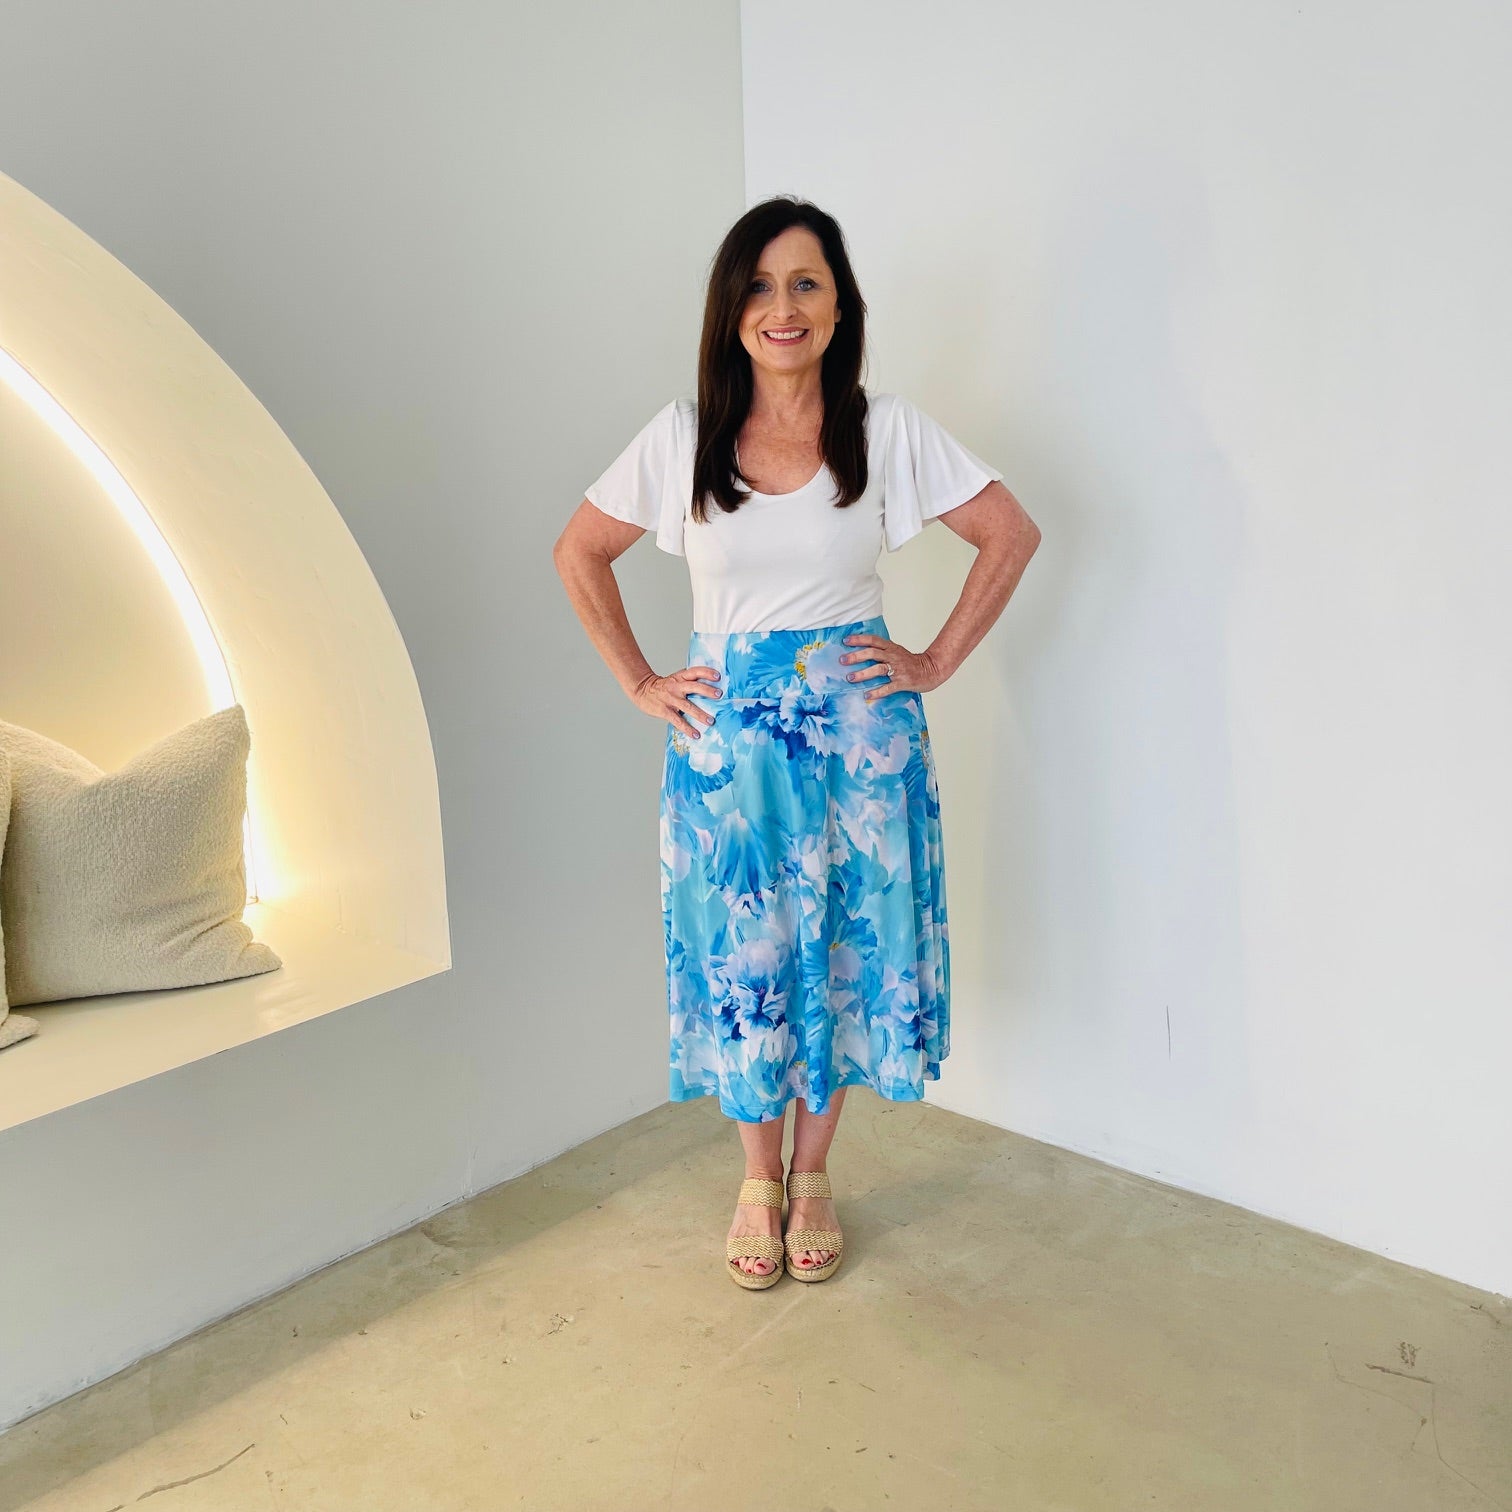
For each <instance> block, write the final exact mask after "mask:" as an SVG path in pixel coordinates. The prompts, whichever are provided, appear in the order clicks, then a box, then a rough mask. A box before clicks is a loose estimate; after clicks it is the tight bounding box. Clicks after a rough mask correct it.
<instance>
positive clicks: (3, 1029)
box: [0, 747, 37, 1050]
mask: <svg viewBox="0 0 1512 1512" xmlns="http://www.w3.org/2000/svg"><path fill="white" fill-rule="evenodd" d="M9 823H10V762H9V760H7V758H6V755H5V749H4V747H0V867H3V866H4V865H5V832H6V828H7V827H8V825H9ZM36 1032H37V1021H36V1019H34V1018H27V1017H26V1016H25V1015H24V1014H21V1013H12V1012H11V1011H10V1008H9V1006H8V1002H7V999H6V996H5V915H4V914H3V913H0V1050H3V1049H4V1048H5V1047H6V1046H7V1045H14V1044H16V1043H17V1042H18V1041H20V1040H24V1039H30V1038H31V1036H32V1035H34V1034H35V1033H36Z"/></svg>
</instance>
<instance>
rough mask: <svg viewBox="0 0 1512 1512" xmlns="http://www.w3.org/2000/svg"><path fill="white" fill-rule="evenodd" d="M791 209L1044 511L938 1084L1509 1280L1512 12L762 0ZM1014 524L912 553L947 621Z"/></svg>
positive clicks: (1448, 1269)
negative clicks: (796, 201)
mask: <svg viewBox="0 0 1512 1512" xmlns="http://www.w3.org/2000/svg"><path fill="white" fill-rule="evenodd" d="M742 28H743V60H742V61H743V69H744V74H745V80H746V89H745V97H746V102H747V103H746V115H745V133H746V169H747V178H746V195H747V200H748V202H750V201H754V200H756V199H758V198H760V197H762V196H764V195H766V194H769V193H774V192H780V191H793V192H797V193H801V194H806V195H807V196H809V197H810V198H813V199H815V200H816V201H818V202H819V203H820V204H822V205H824V206H825V207H826V208H827V209H829V210H830V211H831V213H833V214H835V215H836V216H837V217H838V218H839V220H840V222H841V224H842V225H843V226H844V227H845V229H846V232H847V235H848V237H849V239H850V241H851V245H852V252H853V255H854V257H855V259H856V261H857V264H858V272H859V277H860V279H861V282H862V287H863V289H864V291H865V293H866V295H867V298H868V301H869V303H870V305H871V313H872V326H871V336H872V343H873V347H874V351H875V353H876V355H877V358H878V360H877V362H876V363H875V365H874V368H873V373H874V377H875V378H876V380H877V381H878V383H879V386H881V387H885V388H893V389H899V390H901V391H903V392H906V393H909V394H911V395H912V396H913V397H914V398H915V399H916V400H917V401H918V402H919V403H921V404H922V405H923V406H924V407H925V408H926V409H928V410H929V411H930V412H931V413H933V414H935V415H936V416H937V418H939V419H940V420H941V421H942V422H943V423H945V424H946V425H947V426H948V427H950V428H951V429H953V430H954V431H955V432H956V433H957V434H958V435H960V436H961V437H962V439H963V440H965V441H966V442H967V444H968V445H970V446H971V447H972V448H973V450H975V451H978V452H979V453H980V454H981V455H983V456H985V457H988V458H990V459H991V460H992V461H993V462H994V463H995V464H996V465H997V466H999V467H1001V468H1002V469H1003V470H1004V472H1005V473H1006V475H1007V479H1006V480H1007V482H1008V485H1009V486H1010V487H1011V488H1012V489H1013V490H1014V491H1015V493H1016V494H1017V495H1018V496H1019V497H1020V498H1021V499H1022V501H1023V502H1024V505H1025V507H1026V508H1027V509H1028V510H1029V512H1030V513H1031V514H1032V515H1033V516H1034V517H1035V518H1036V519H1037V520H1038V521H1039V522H1040V525H1041V527H1042V529H1043V531H1044V544H1043V545H1042V547H1041V548H1040V551H1039V554H1038V555H1037V556H1036V558H1035V559H1034V561H1033V563H1032V564H1031V566H1030V569H1029V572H1028V575H1027V576H1026V578H1025V580H1024V583H1023V587H1022V589H1021V591H1020V593H1019V594H1018V595H1017V596H1016V597H1015V599H1014V600H1013V602H1012V603H1011V604H1010V606H1009V609H1008V611H1007V612H1006V614H1005V615H1004V616H1003V618H1002V620H1001V621H1000V622H999V624H998V625H997V626H996V627H995V629H994V630H993V632H992V634H991V635H990V636H989V637H988V638H987V640H986V641H985V642H984V643H983V644H982V645H981V646H979V647H978V648H977V650H976V651H975V652H974V653H973V655H972V656H971V657H970V658H969V659H968V661H967V663H966V664H965V666H964V667H963V668H962V669H961V671H960V672H959V673H958V674H957V675H956V676H955V677H954V678H953V679H952V680H951V681H950V682H948V683H947V684H946V685H945V686H943V687H942V688H940V689H939V690H937V691H936V692H935V693H933V694H931V695H930V696H929V704H928V708H929V713H930V718H931V725H932V728H933V729H934V731H935V734H936V737H937V741H936V751H937V753H938V759H939V763H940V770H941V785H942V807H943V813H944V821H945V826H946V836H945V845H946V856H947V870H948V878H949V893H948V897H949V901H950V903H951V908H952V913H951V924H952V945H953V964H956V965H957V967H958V969H957V971H956V975H955V982H954V987H955V994H954V1021H953V1022H954V1039H953V1045H952V1055H951V1058H950V1059H949V1060H948V1061H947V1062H946V1065H945V1070H944V1076H943V1079H942V1081H941V1082H940V1084H939V1086H938V1089H935V1088H931V1092H930V1097H931V1100H934V1101H938V1102H939V1103H941V1104H943V1105H945V1106H948V1107H951V1108H955V1109H959V1110H960V1111H962V1112H965V1113H969V1114H972V1115H974V1116H976V1117H979V1118H983V1119H986V1120H988V1121H990V1122H992V1123H996V1124H1000V1125H1003V1126H1005V1127H1008V1128H1012V1129H1015V1130H1018V1131H1021V1132H1023V1133H1026V1134H1029V1135H1032V1136H1034V1137H1036V1138H1041V1139H1045V1140H1048V1141H1051V1142H1052V1143H1055V1144H1058V1145H1063V1146H1068V1147H1070V1148H1073V1149H1077V1150H1081V1151H1086V1152H1088V1153H1091V1154H1093V1155H1096V1156H1098V1157H1100V1158H1103V1159H1106V1160H1109V1161H1112V1162H1113V1163H1115V1164H1117V1165H1120V1166H1126V1167H1129V1168H1131V1169H1134V1170H1137V1171H1141V1172H1145V1173H1148V1174H1151V1175H1153V1176H1156V1177H1159V1178H1162V1179H1164V1180H1168V1181H1170V1182H1173V1183H1175V1184H1177V1185H1179V1186H1182V1187H1188V1188H1192V1189H1195V1190H1199V1191H1203V1192H1208V1193H1211V1194H1214V1195H1216V1196H1219V1197H1222V1198H1225V1199H1227V1200H1229V1201H1232V1202H1235V1203H1238V1204H1241V1205H1243V1206H1245V1207H1248V1208H1253V1209H1255V1210H1258V1211H1260V1212H1263V1213H1267V1214H1272V1215H1276V1216H1278V1217H1281V1218H1285V1219H1288V1220H1290V1221H1292V1222H1294V1223H1298V1224H1301V1225H1303V1226H1305V1227H1308V1228H1312V1229H1316V1230H1319V1231H1321V1232H1324V1233H1327V1234H1330V1235H1333V1236H1336V1237H1338V1238H1340V1239H1343V1240H1346V1241H1349V1242H1351V1243H1353V1244H1357V1245H1360V1246H1362V1247H1364V1248H1366V1249H1369V1250H1374V1251H1378V1252H1380V1253H1382V1254H1385V1255H1389V1256H1391V1257H1393V1258H1396V1259H1399V1260H1403V1261H1406V1262H1409V1263H1412V1264H1415V1265H1419V1266H1424V1267H1426V1268H1428V1269H1431V1270H1434V1271H1438V1272H1441V1273H1444V1274H1446V1275H1450V1276H1454V1277H1457V1278H1460V1279H1462V1280H1465V1281H1468V1282H1471V1283H1473V1284H1475V1285H1478V1286H1483V1287H1489V1288H1493V1289H1497V1290H1500V1291H1502V1292H1507V1291H1512V1205H1509V1204H1508V1203H1507V1201H1506V1200H1505V1194H1506V1193H1507V1192H1508V1191H1509V1190H1512V1111H1509V1110H1512V1099H1509V1097H1508V1093H1507V1076H1508V1072H1507V1068H1508V1065H1509V1064H1512V1013H1509V1011H1508V1007H1509V1003H1508V982H1509V980H1512V930H1509V929H1508V928H1507V921H1508V918H1509V904H1512V868H1509V860H1508V858H1509V855H1512V833H1509V830H1512V825H1509V818H1512V788H1509V784H1508V782H1507V780H1506V773H1507V771H1508V769H1509V764H1508V756H1509V738H1508V737H1509V733H1512V677H1509V672H1512V666H1509V662H1512V654H1509V647H1512V612H1509V608H1508V603H1509V600H1508V598H1507V597H1506V595H1505V592H1504V588H1505V578H1506V571H1507V563H1508V561H1509V560H1512V557H1509V547H1512V509H1509V507H1508V503H1509V499H1508V495H1509V489H1508V484H1507V476H1508V462H1507V456H1506V445H1505V439H1504V438H1505V431H1506V416H1507V414H1508V413H1509V409H1512V403H1509V401H1512V366H1509V357H1508V354H1509V352H1512V320H1509V312H1512V296H1509V292H1508V290H1509V282H1508V280H1507V278H1506V259H1507V248H1508V246H1509V235H1508V233H1509V229H1512V226H1509V221H1512V180H1509V179H1508V176H1507V174H1506V171H1505V150H1504V144H1505V142H1506V141H1507V139H1508V132H1509V130H1512V105H1509V102H1508V97H1507V93H1506V90H1505V88H1504V81H1505V77H1506V74H1507V70H1508V66H1509V63H1512V58H1509V52H1512V22H1509V13H1508V12H1507V11H1506V9H1505V8H1504V7H1503V8H1496V7H1492V6H1491V5H1478V4H1472V3H1468V0H1452V3H1450V4H1448V5H1437V6H1429V5H1428V4H1426V3H1418V4H1414V5H1405V6H1394V7H1386V8H1382V7H1379V6H1373V5H1368V4H1366V3H1364V0H1354V3H1341V4H1334V5H1329V6H1321V7H1319V6H1313V7H1310V8H1306V9H1304V10H1298V9H1297V8H1295V7H1291V6H1284V7H1283V6H1267V5H1225V6H1203V5H1199V4H1194V3H1180V0H1154V3H1151V4H1148V5H1142V6H1138V7H1131V6H1120V5H1112V4H1090V3H1085V0H1079V3H1078V0H1073V3H1069V4H1064V5H1055V6H1043V5H1040V6H1030V5H1011V6H1002V5H993V4H987V3H967V0H940V3H936V4H932V5H930V6H929V7H927V8H924V7H920V6H916V5H912V4H900V3H888V0H869V3H866V4H861V3H859V0H851V3H839V0H837V3H832V4H829V5H825V6H821V7H817V8H816V7H812V6H807V5H800V4H797V3H792V0H746V3H745V5H744V6H743V8H742ZM969 560H970V549H969V548H967V547H965V546H964V545H963V544H962V543H960V542H959V541H957V540H956V539H955V537H953V536H952V535H951V534H950V532H949V531H947V530H943V529H937V530H931V531H929V532H927V533H926V535H925V536H924V537H923V538H921V543H920V544H919V545H918V546H917V547H916V548H914V549H913V550H911V551H910V552H905V553H903V554H902V555H901V556H900V558H898V559H896V560H895V561H892V562H890V563H888V564H887V566H888V567H889V568H890V578H889V588H888V602H889V617H890V621H891V623H892V628H893V630H894V632H895V633H896V634H898V635H899V637H900V638H901V639H904V640H905V641H907V642H908V643H909V644H913V645H916V646H918V645H922V644H924V643H926V642H927V641H928V639H929V638H930V636H932V635H933V633H934V632H935V630H936V629H937V627H938V625H939V623H940V622H941V620H942V619H943V617H944V615H945V614H946V613H948V611H949V609H950V607H951V605H952V604H953V602H954V598H955V587H956V584H957V583H958V581H959V577H960V575H961V573H962V572H963V571H964V568H965V567H966V565H967V564H968V563H969Z"/></svg>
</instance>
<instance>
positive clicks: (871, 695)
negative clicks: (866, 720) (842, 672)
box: [840, 633, 945, 703]
mask: <svg viewBox="0 0 1512 1512" xmlns="http://www.w3.org/2000/svg"><path fill="white" fill-rule="evenodd" d="M845 644H846V645H847V646H855V647H857V648H861V649H857V650H854V651H847V652H846V653H845V654H844V655H843V656H842V657H841V658H840V660H841V661H842V662H871V663H872V665H871V666H869V667H860V668H858V669H857V670H856V671H854V672H849V673H847V674H846V677H847V680H848V681H850V682H863V681H865V680H866V679H868V678H873V679H877V680H879V683H880V685H879V686H878V687H875V688H868V689H867V690H866V701H867V702H868V703H872V702H874V701H875V700H877V699H879V698H885V697H886V696H887V694H889V693H902V692H905V691H910V690H911V691H913V692H916V693H927V692H929V690H930V689H931V688H938V687H939V686H940V684H941V683H942V682H944V681H945V679H944V678H943V677H941V676H940V674H939V670H938V668H937V667H936V666H935V664H934V661H933V660H932V658H931V657H930V655H929V653H928V652H927V651H910V650H909V649H908V647H907V646H900V645H899V644H898V643H897V641H893V640H888V639H887V637H886V636H885V635H866V634H859V633H858V634H856V635H847V636H846V637H845ZM889 672H890V673H891V675H889Z"/></svg>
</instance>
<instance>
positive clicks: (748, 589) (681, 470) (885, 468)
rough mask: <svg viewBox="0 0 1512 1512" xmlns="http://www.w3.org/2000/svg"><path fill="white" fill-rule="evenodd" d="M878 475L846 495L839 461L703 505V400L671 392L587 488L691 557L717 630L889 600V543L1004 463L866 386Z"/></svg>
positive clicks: (852, 616)
mask: <svg viewBox="0 0 1512 1512" xmlns="http://www.w3.org/2000/svg"><path fill="white" fill-rule="evenodd" d="M866 398H867V416H866V445H867V484H866V489H865V491H864V492H863V493H862V495H861V497H860V498H859V499H857V500H856V501H855V502H854V503H852V504H849V505H847V506H846V507H845V508H844V509H837V508H836V507H835V503H834V500H835V496H836V493H837V485H836V483H835V478H834V474H833V473H832V472H831V471H830V468H829V466H828V464H827V463H826V464H822V465H821V466H820V468H819V471H818V472H817V473H815V474H814V476H813V477H812V478H811V479H810V480H809V481H808V482H807V483H805V484H804V485H803V486H802V487H801V488H795V489H793V490H792V492H790V493H783V494H768V493H761V492H759V491H758V490H754V489H753V490H751V491H749V493H748V494H747V496H746V497H745V499H744V500H743V501H742V502H741V504H740V506H739V507H738V508H737V509H734V510H729V511H727V510H725V509H723V508H722V507H721V506H720V505H719V504H718V503H717V502H715V501H714V500H713V499H709V500H708V501H707V505H708V510H709V518H708V519H707V520H706V521H702V522H700V521H697V520H695V519H694V518H693V453H694V448H695V445H696V443H697V439H698V418H697V405H696V401H694V400H692V399H688V398H677V399H674V400H672V401H671V402H670V403H668V404H666V405H664V406H663V407H662V408H661V409H660V410H658V411H657V412H656V414H655V415H653V416H652V417H651V419H650V420H649V421H648V422H647V423H646V424H645V425H644V426H643V427H642V429H641V430H640V431H639V432H638V433H637V435H636V436H635V437H634V438H633V439H632V440H631V442H630V443H629V445H628V446H626V447H625V448H624V450H623V451H622V452H621V453H620V454H619V456H618V457H616V458H615V459H614V461H613V462H611V463H610V464H609V466H608V468H607V469H605V471H604V472H603V473H602V474H601V475H600V476H599V477H598V479H597V480H595V482H594V483H592V484H591V485H590V486H589V488H588V489H587V491H586V493H585V495H584V497H586V498H587V500H588V502H589V503H590V504H592V505H593V506H594V507H595V508H597V509H600V510H602V511H603V512H604V513H605V514H607V515H610V516H612V517H613V518H615V519H617V520H623V521H625V522H626V523H628V524H631V525H639V526H640V527H641V528H642V529H643V530H654V531H655V532H656V544H657V546H658V547H660V548H661V549H662V550H663V551H666V552H670V553H671V554H673V555H675V556H681V557H684V558H686V560H687V563H688V575H689V579H690V582H691V585H692V589H693V629H694V631H696V632H698V633H700V634H705V635H719V634H741V633H745V632H754V631H762V630H808V629H818V628H821V627H827V626H832V625H843V624H849V623H851V622H852V621H854V620H860V619H870V618H872V617H873V616H875V615H879V614H881V613H882V579H881V577H880V576H879V575H878V573H877V563H878V561H879V560H880V559H881V555H882V552H883V550H884V549H885V550H887V551H896V550H897V549H898V548H899V547H900V546H902V545H903V544H904V543H905V542H906V541H909V540H912V539H913V537H914V536H916V535H917V534H918V533H919V532H920V531H921V530H922V529H923V528H924V526H925V525H926V524H928V522H929V521H930V520H932V519H935V518H937V517H938V516H940V515H942V514H944V513H945V512H946V511H947V510H951V509H954V508H956V507H957V506H958V505H961V504H964V503H966V502H967V501H968V500H969V499H973V498H975V497H976V495H977V494H979V493H980V492H981V491H982V489H983V488H985V487H986V486H987V484H988V483H989V482H991V481H992V480H993V479H1001V478H1002V476H1003V475H1002V473H1001V472H999V471H997V470H996V469H995V468H993V467H990V466H989V465H988V464H987V463H986V462H984V461H983V460H982V459H981V458H980V457H978V456H976V455H975V454H974V453H973V452H971V451H969V450H968V449H967V448H966V447H965V446H963V445H962V444H961V443H960V442H959V441H957V440H956V439H955V437H953V436H952V435H951V434H950V433H949V432H948V431H946V430H945V429H944V427H943V426H941V425H940V424H939V423H938V422H937V421H935V420H933V419H931V418H930V416H928V415H927V414H925V413H924V411H923V410H921V409H920V408H919V407H918V406H917V405H915V404H913V403H912V402H911V401H910V400H908V399H906V398H904V397H903V396H902V395H900V394H893V393H874V392H872V391H871V390H869V389H868V390H866Z"/></svg>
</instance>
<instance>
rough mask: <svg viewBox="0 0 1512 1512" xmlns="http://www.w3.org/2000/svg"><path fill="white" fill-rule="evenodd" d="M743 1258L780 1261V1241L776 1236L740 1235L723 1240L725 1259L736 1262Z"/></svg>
mask: <svg viewBox="0 0 1512 1512" xmlns="http://www.w3.org/2000/svg"><path fill="white" fill-rule="evenodd" d="M743 1256H744V1257H747V1258H750V1259H754V1260H780V1259H782V1240H780V1239H779V1238H778V1237H777V1236H776V1234H741V1235H739V1236H738V1237H737V1238H735V1239H726V1240H725V1259H727V1260H738V1259H740V1258H741V1257H743Z"/></svg>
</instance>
